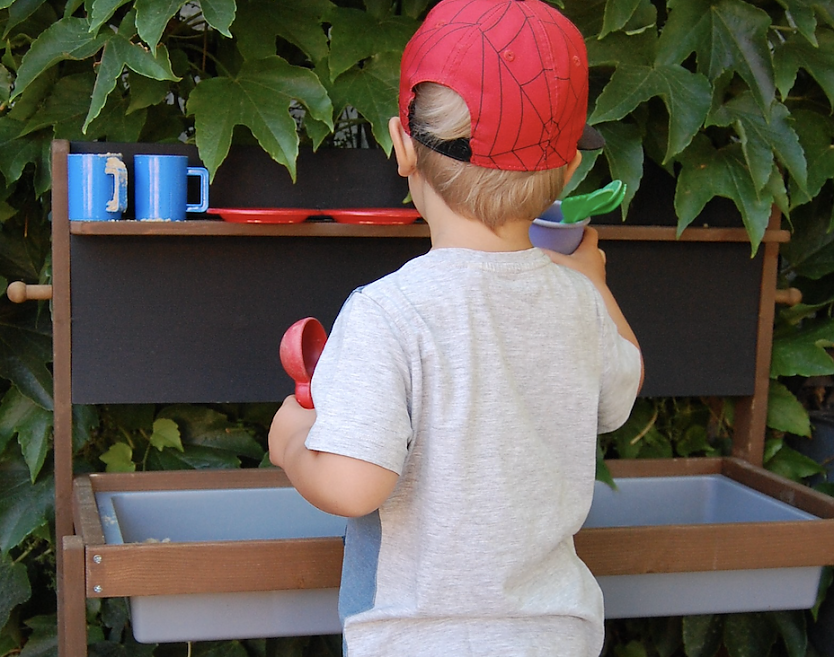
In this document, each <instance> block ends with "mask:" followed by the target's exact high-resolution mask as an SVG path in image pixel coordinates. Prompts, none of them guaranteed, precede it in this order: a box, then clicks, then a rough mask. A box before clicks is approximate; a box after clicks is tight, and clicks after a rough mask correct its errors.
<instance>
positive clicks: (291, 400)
mask: <svg viewBox="0 0 834 657" xmlns="http://www.w3.org/2000/svg"><path fill="white" fill-rule="evenodd" d="M315 421H316V411H315V410H307V409H306V408H304V407H302V406H301V404H299V403H298V401H297V400H296V398H295V395H290V396H289V397H287V398H286V399H285V400H284V403H283V404H281V408H279V409H278V412H277V413H276V414H275V417H274V418H273V419H272V426H270V428H269V461H270V462H271V463H272V465H277V466H278V467H283V466H284V454H285V453H286V451H287V445H289V444H290V442H291V441H293V440H301V441H302V442H303V441H304V440H306V438H307V433H308V432H309V431H310V428H311V427H312V426H313V423H314V422H315Z"/></svg>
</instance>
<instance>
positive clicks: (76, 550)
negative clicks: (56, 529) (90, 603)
mask: <svg viewBox="0 0 834 657" xmlns="http://www.w3.org/2000/svg"><path fill="white" fill-rule="evenodd" d="M62 552H63V559H62V561H63V564H62V566H63V567H62V569H61V577H60V578H59V579H58V655H59V657H87V588H86V581H85V579H86V577H85V566H84V542H83V541H82V539H81V537H80V536H64V539H63V546H62Z"/></svg>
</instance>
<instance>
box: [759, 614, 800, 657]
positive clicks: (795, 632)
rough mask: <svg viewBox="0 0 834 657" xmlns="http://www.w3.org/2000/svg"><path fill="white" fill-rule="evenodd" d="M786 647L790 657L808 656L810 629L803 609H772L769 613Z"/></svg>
mask: <svg viewBox="0 0 834 657" xmlns="http://www.w3.org/2000/svg"><path fill="white" fill-rule="evenodd" d="M768 616H769V617H770V619H771V621H772V622H773V624H774V625H775V626H776V629H777V630H778V631H779V635H780V636H781V637H782V641H783V642H784V644H785V647H786V648H787V649H788V657H806V654H807V651H808V631H807V626H806V623H805V613H804V612H802V611H772V612H770V614H768Z"/></svg>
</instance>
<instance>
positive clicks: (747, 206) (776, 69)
mask: <svg viewBox="0 0 834 657" xmlns="http://www.w3.org/2000/svg"><path fill="white" fill-rule="evenodd" d="M431 4H433V2H432V1H431V0H364V1H363V0H332V1H331V0H203V1H202V3H199V2H185V1H184V0H86V1H85V0H67V1H65V0H0V32H2V39H1V40H0V174H2V177H0V279H2V280H0V284H2V283H5V282H6V281H12V280H24V281H26V282H29V283H34V282H41V283H49V282H50V280H51V262H50V225H49V219H50V198H49V191H50V184H51V181H50V176H49V147H50V142H51V141H52V140H53V139H56V138H59V139H70V140H108V141H127V142H135V141H140V142H173V141H187V142H189V143H194V144H196V145H197V147H198V149H199V152H200V156H201V158H202V159H203V161H204V162H205V164H206V166H207V167H208V168H209V170H210V172H211V173H212V174H213V173H214V172H215V171H216V170H217V168H218V167H219V165H220V164H221V163H222V162H223V160H224V158H225V157H226V155H227V153H228V150H229V147H230V145H231V144H232V143H258V144H260V145H261V147H262V148H263V149H264V150H266V151H267V152H268V153H269V154H270V155H271V156H272V157H273V158H274V159H275V160H276V161H278V162H280V163H282V164H283V165H285V166H286V167H287V169H288V170H289V171H290V172H291V174H292V175H293V176H295V161H296V157H297V155H298V150H299V147H300V146H301V145H306V146H312V147H313V148H319V147H329V146H334V145H335V146H345V145H347V146H354V147H356V146H368V145H370V146H372V147H373V146H374V145H376V146H377V147H381V148H383V149H385V150H386V151H389V152H390V147H391V145H390V142H389V138H388V135H387V129H386V124H387V120H388V118H389V117H390V116H393V115H394V114H395V113H396V93H397V80H398V63H399V57H400V54H401V51H402V48H403V46H404V44H405V43H406V41H407V40H408V38H409V37H410V35H411V34H412V33H413V31H414V30H415V29H416V27H417V25H418V24H419V21H420V19H421V18H422V17H423V16H424V14H425V11H426V10H427V8H428V6H429V5H431ZM553 4H559V5H560V6H563V7H564V10H565V12H566V13H567V14H568V15H569V16H570V17H571V18H572V19H573V20H574V21H575V22H576V23H577V24H578V26H579V27H580V29H581V30H582V32H583V34H584V35H585V36H586V38H587V44H588V51H589V59H590V63H591V82H592V94H591V96H592V97H591V115H590V119H589V120H590V121H591V122H592V123H594V124H596V125H597V127H598V128H599V129H600V130H601V131H602V132H603V134H604V135H605V137H606V140H607V144H608V146H607V147H606V149H605V151H604V152H603V153H602V154H599V153H595V154H592V155H591V156H589V157H586V158H585V160H584V162H583V166H582V169H581V171H580V174H579V175H578V176H577V177H576V178H575V179H574V181H573V183H572V185H573V186H572V188H571V189H570V190H568V193H570V192H571V191H574V190H579V191H583V190H588V189H593V188H596V187H598V186H600V184H603V183H604V182H607V180H609V179H611V178H619V179H621V180H624V181H625V182H627V183H628V186H629V195H628V197H627V198H626V202H625V204H624V206H623V213H624V218H627V215H628V208H629V204H630V202H631V200H632V199H633V195H634V193H635V192H636V191H637V190H638V189H639V187H640V184H641V179H642V176H643V171H644V168H645V165H646V161H647V160H651V161H653V162H654V163H656V164H658V165H659V166H660V167H662V168H663V169H665V170H666V171H667V172H668V173H669V175H671V176H673V177H674V178H675V179H676V186H677V192H676V196H675V210H676V213H677V216H678V218H679V223H678V228H679V231H683V230H684V229H685V228H686V227H687V226H688V225H690V224H691V223H692V222H693V221H694V220H695V218H696V217H697V216H698V214H699V212H700V211H701V209H703V207H704V205H705V204H706V203H707V202H708V201H709V200H710V199H711V198H713V197H715V196H721V197H725V198H729V199H731V200H732V201H733V202H734V203H735V205H736V206H737V208H738V210H739V214H740V216H741V219H742V221H743V224H744V226H745V227H746V229H747V231H748V234H749V236H750V242H751V248H752V250H753V251H755V250H756V249H757V248H758V246H759V243H760V241H761V238H762V235H763V232H764V229H765V226H766V224H767V221H768V217H769V216H770V211H771V207H772V206H773V205H776V206H777V207H778V208H779V209H780V210H781V211H782V213H783V216H784V222H785V226H786V227H788V228H790V229H791V230H792V231H793V233H794V237H793V240H792V242H791V244H790V245H788V246H786V247H785V248H784V249H783V256H784V258H783V267H782V278H783V283H784V284H785V285H788V284H790V285H794V286H797V287H799V288H800V289H802V290H803V293H804V295H805V297H804V299H805V300H804V302H803V304H800V305H799V306H797V307H794V308H792V309H789V310H785V311H782V312H781V313H780V314H779V318H778V320H777V325H776V327H775V340H774V358H773V368H772V372H771V374H772V377H773V385H772V389H771V399H770V406H769V417H768V424H769V429H768V436H767V438H768V442H767V454H766V458H767V463H766V465H767V467H770V468H771V469H773V470H775V471H777V472H779V473H781V474H783V475H786V476H788V477H791V478H793V479H796V480H798V481H806V482H814V481H818V479H819V475H820V473H821V472H822V471H823V470H822V468H821V466H820V464H818V463H815V462H814V461H811V460H810V459H808V458H806V457H804V456H802V455H801V454H800V452H799V451H797V450H795V449H794V447H796V445H797V444H798V443H797V441H801V440H804V439H807V438H809V437H810V436H811V435H812V425H811V421H810V416H809V413H808V411H809V409H810V408H814V407H815V403H814V401H813V399H812V398H810V397H809V396H808V395H807V394H804V393H803V390H807V385H806V384H807V381H808V380H809V379H808V377H828V376H830V375H832V373H834V360H832V358H831V356H830V354H829V351H828V349H829V348H830V347H831V346H832V344H834V320H832V318H831V308H832V304H834V233H832V225H834V215H832V205H834V194H833V193H832V192H833V191H834V186H833V185H832V178H834V146H832V139H834V119H832V115H831V110H832V103H834V0H750V1H747V0H564V2H557V1H556V0H553ZM728 284H729V285H731V284H732V281H728ZM51 352H52V348H51V322H50V308H49V305H48V304H46V303H29V304H24V305H20V306H16V305H14V304H11V303H10V302H8V300H6V299H5V298H4V299H2V300H0V395H2V398H0V628H2V629H0V655H11V654H16V653H18V652H19V653H21V654H22V655H23V656H24V657H29V656H35V655H49V654H52V653H54V652H55V651H56V635H55V616H54V613H55V597H54V589H55V582H54V565H55V541H54V535H53V525H52V521H53V513H54V511H53V499H52V496H53V480H52V463H51V458H52V414H51V411H52V376H51V371H50V363H51ZM819 401H820V400H819V399H818V400H817V403H816V406H820V405H821V404H820V403H819ZM273 411H274V407H271V406H233V405H225V406H213V407H197V406H172V407H164V408H163V407H155V406H128V407H118V406H116V407H114V406H110V407H95V408H93V407H78V408H76V409H75V435H74V448H75V458H76V462H75V469H76V471H77V472H84V471H96V470H102V469H107V470H110V471H118V470H122V471H124V470H128V471H129V470H153V469H172V468H207V467H224V468H229V467H259V466H261V465H263V464H264V463H265V447H266V443H265V433H266V427H267V426H268V423H269V420H270V418H271V415H272V412H273ZM731 432H732V406H731V404H730V403H729V401H728V400H720V399H710V400H699V399H674V400H669V399H653V400H641V401H640V402H639V403H638V405H637V406H636V408H635V411H634V413H633V415H632V418H631V420H630V421H629V423H628V424H627V425H626V426H625V427H623V428H622V429H621V430H619V431H618V432H615V433H614V434H608V435H606V436H603V437H602V438H601V441H600V455H601V456H606V457H614V458H616V457H619V458H646V457H656V456H660V457H668V456H690V455H711V454H723V453H726V451H727V448H728V444H729V440H730V436H731ZM800 444H801V443H800ZM603 474H604V473H603ZM813 477H816V478H817V479H812V478H813ZM819 486H820V487H821V488H822V489H824V490H827V491H828V492H830V486H831V484H828V483H821V484H819ZM828 580H830V577H829V578H828ZM828 580H826V583H827V581H828ZM823 588H824V587H823ZM821 599H822V594H821ZM815 613H816V609H815V610H812V611H811V612H778V613H769V614H739V615H732V616H703V617H700V616H699V617H687V618H682V619H681V618H671V619H653V620H633V621H620V622H612V623H609V624H608V633H609V641H608V643H607V646H606V651H605V654H606V655H607V656H616V657H644V656H646V657H654V656H657V657H673V656H680V655H686V657H711V656H712V655H715V654H716V653H717V652H718V651H719V650H725V651H726V652H727V653H728V654H729V655H731V656H732V657H742V656H749V657H767V656H768V655H772V656H779V655H787V656H789V657H813V655H814V654H815V653H814V648H813V647H812V646H811V645H810V644H809V641H808V635H807V627H808V624H809V623H811V622H812V621H813V618H814V615H815ZM88 618H89V622H90V630H89V635H90V642H91V646H90V650H91V653H92V654H101V655H116V654H137V655H139V654H141V655H151V654H155V655H160V656H161V655H167V654H169V653H171V654H181V653H182V652H183V650H184V649H183V647H182V646H140V645H138V644H136V643H134V642H133V640H132V638H131V633H130V630H129V619H128V615H127V611H126V607H125V604H124V602H123V601H122V600H118V599H113V600H111V599H105V600H103V601H95V600H91V601H89V605H88ZM339 651H340V644H339V641H338V638H334V637H314V638H310V639H287V640H280V641H244V642H238V641H230V642H220V643H210V644H199V645H197V646H194V647H193V652H194V653H195V654H218V655H234V656H235V657H237V656H238V655H240V656H241V657H242V656H243V655H262V654H263V655H264V656H266V655H336V654H339Z"/></svg>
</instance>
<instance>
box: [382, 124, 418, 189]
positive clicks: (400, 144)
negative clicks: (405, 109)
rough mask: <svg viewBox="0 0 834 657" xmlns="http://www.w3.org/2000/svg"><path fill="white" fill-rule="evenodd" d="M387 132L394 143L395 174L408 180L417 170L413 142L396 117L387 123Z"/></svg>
mask: <svg viewBox="0 0 834 657" xmlns="http://www.w3.org/2000/svg"><path fill="white" fill-rule="evenodd" d="M388 132H389V133H390V134H391V141H392V142H394V155H396V157H397V173H399V174H400V175H401V176H402V177H403V178H408V176H410V175H411V174H412V173H414V172H415V171H416V170H417V152H416V151H415V150H414V142H413V141H411V137H410V136H409V135H408V134H406V132H405V130H404V129H403V124H402V122H401V121H400V117H398V116H394V117H392V118H391V120H390V121H388Z"/></svg>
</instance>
